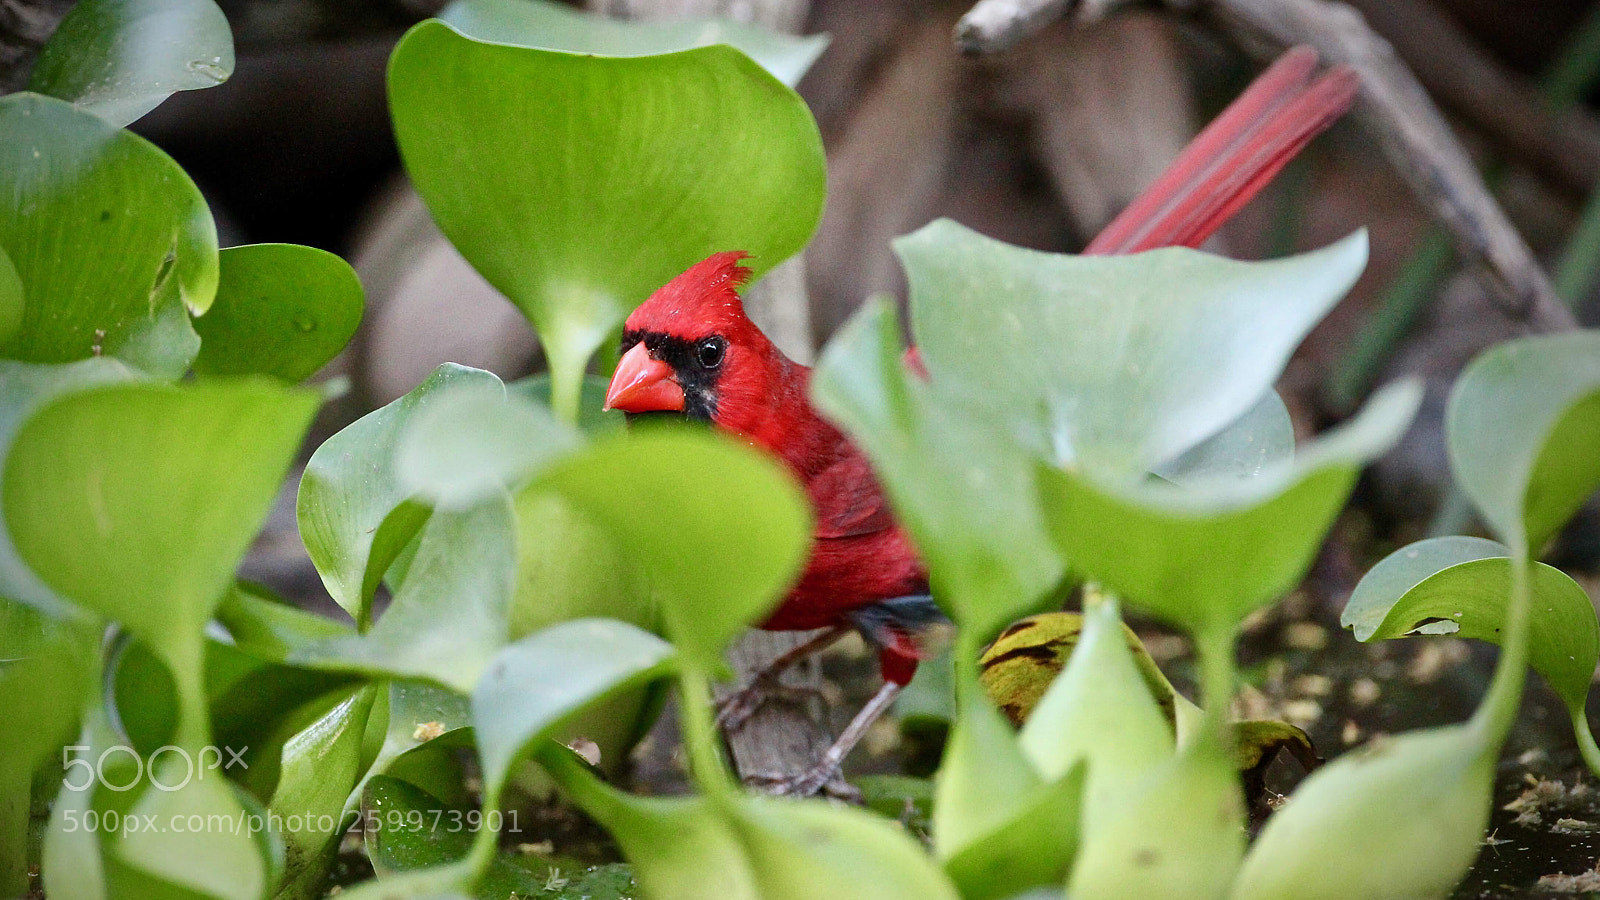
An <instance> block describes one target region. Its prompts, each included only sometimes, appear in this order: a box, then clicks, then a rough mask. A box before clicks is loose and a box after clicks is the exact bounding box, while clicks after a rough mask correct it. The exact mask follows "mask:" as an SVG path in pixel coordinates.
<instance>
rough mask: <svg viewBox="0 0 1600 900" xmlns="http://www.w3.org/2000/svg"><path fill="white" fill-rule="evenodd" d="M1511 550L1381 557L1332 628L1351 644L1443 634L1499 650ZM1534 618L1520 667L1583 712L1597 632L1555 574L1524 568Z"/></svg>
mask: <svg viewBox="0 0 1600 900" xmlns="http://www.w3.org/2000/svg"><path fill="white" fill-rule="evenodd" d="M1510 553H1511V551H1510V549H1509V548H1507V547H1506V546H1505V545H1504V544H1501V543H1497V542H1495V541H1488V540H1484V539H1482V538H1474V537H1442V538H1432V539H1429V540H1425V541H1418V542H1417V543H1415V544H1411V545H1409V546H1406V547H1402V548H1400V549H1399V550H1396V551H1395V552H1393V553H1391V554H1389V555H1388V556H1387V557H1385V558H1384V559H1383V561H1382V562H1380V563H1378V564H1377V565H1376V566H1373V568H1372V570H1371V571H1370V572H1368V573H1367V574H1366V576H1365V577H1363V578H1362V579H1361V583H1360V584H1357V585H1356V589H1355V591H1354V593H1352V594H1351V595H1350V601H1349V602H1348V603H1347V604H1346V605H1345V608H1344V613H1343V614H1342V615H1341V616H1340V618H1339V621H1340V624H1342V625H1344V626H1345V627H1346V628H1350V629H1351V630H1352V631H1354V632H1355V636H1356V640H1359V641H1374V640H1387V639H1390V638H1398V637H1409V636H1411V635H1416V634H1449V635H1454V636H1455V637H1464V638H1475V639H1477V640H1481V641H1492V642H1493V643H1496V644H1498V643H1501V641H1502V640H1504V627H1505V619H1506V605H1507V598H1508V597H1510V595H1511V560H1510V559H1509V558H1508V557H1509V555H1510ZM1529 574H1530V575H1531V583H1530V587H1531V589H1532V595H1533V612H1534V615H1533V617H1532V619H1531V620H1530V622H1529V626H1530V627H1529V636H1528V641H1529V643H1528V662H1529V663H1530V664H1531V665H1532V666H1533V667H1534V668H1535V669H1537V670H1538V671H1539V674H1541V675H1543V676H1544V677H1545V680H1547V681H1549V682H1550V686H1551V687H1553V688H1555V691H1556V693H1557V694H1559V695H1561V699H1562V701H1563V702H1565V703H1566V705H1567V707H1568V709H1579V710H1581V709H1582V708H1583V704H1584V700H1585V699H1586V698H1587V697H1588V694H1589V680H1590V678H1591V676H1592V675H1593V673H1594V668H1595V662H1596V659H1597V658H1600V625H1597V623H1596V621H1595V614H1594V605H1593V604H1592V603H1591V602H1590V600H1589V597H1588V595H1587V594H1585V593H1584V590H1583V588H1581V587H1579V586H1578V584H1577V582H1574V581H1573V580H1572V579H1571V578H1570V577H1568V576H1567V575H1566V573H1564V572H1562V571H1561V570H1559V569H1555V568H1552V567H1550V566H1547V565H1544V564H1543V563H1534V564H1533V565H1532V567H1531V569H1530V572H1529Z"/></svg>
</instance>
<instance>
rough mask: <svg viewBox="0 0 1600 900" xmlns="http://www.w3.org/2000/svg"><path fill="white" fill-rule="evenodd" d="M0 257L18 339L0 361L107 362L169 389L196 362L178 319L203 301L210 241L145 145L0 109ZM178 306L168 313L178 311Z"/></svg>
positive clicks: (188, 184)
mask: <svg viewBox="0 0 1600 900" xmlns="http://www.w3.org/2000/svg"><path fill="white" fill-rule="evenodd" d="M0 195H3V196H6V197H10V198H12V201H11V202H7V203H5V204H3V205H0V248H3V249H4V251H5V252H6V254H7V255H9V256H10V257H11V262H12V263H13V264H14V265H15V266H16V270H17V274H18V276H20V278H21V280H22V290H23V309H22V326H21V328H20V329H18V330H17V331H16V332H15V334H14V335H13V336H12V338H11V340H10V341H8V342H6V343H3V344H0V356H5V357H9V358H14V359H22V360H26V361H29V362H51V363H55V362H70V361H72V360H77V359H83V358H85V357H89V356H99V355H101V354H107V355H112V356H120V357H123V358H124V359H126V360H128V361H129V362H131V363H133V364H134V365H136V366H138V367H139V368H142V369H144V370H146V371H149V372H152V373H155V374H160V375H164V376H167V377H176V376H178V375H181V374H182V373H183V371H184V370H185V369H186V368H187V367H188V365H189V362H190V360H192V359H193V358H194V354H195V352H196V350H197V349H198V343H199V341H198V338H196V337H195V335H194V332H193V329H191V328H190V326H189V319H188V316H186V315H184V314H183V310H184V308H185V307H187V308H188V310H189V311H190V312H193V313H196V314H198V313H201V312H204V311H205V310H206V308H207V307H209V306H210V305H211V298H212V295H213V294H215V293H216V289H217V231H216V226H215V225H214V224H213V223H212V220H211V212H210V210H208V209H207V208H206V204H205V200H204V199H203V198H202V197H201V196H200V190H199V189H198V188H196V187H195V185H194V182H192V181H190V180H189V177H188V176H187V175H185V174H184V173H183V170H182V169H180V168H179V167H178V164H177V163H175V162H173V161H172V160H171V158H169V157H168V156H167V155H166V154H164V153H162V152H161V151H160V150H157V149H156V148H155V147H154V146H153V145H152V144H150V143H149V142H148V141H145V140H144V139H143V138H140V137H137V136H135V135H133V134H131V133H129V132H126V131H123V130H122V129H119V128H116V127H115V126H113V125H110V124H108V123H106V122H104V121H102V120H101V119H99V118H96V117H95V116H93V115H90V114H89V113H86V112H83V111H81V110H78V109H74V108H73V107H72V105H71V104H68V103H64V102H62V101H60V100H55V99H53V98H50V97H41V96H39V95H37V94H13V95H11V96H9V97H5V98H0ZM180 301H181V302H180Z"/></svg>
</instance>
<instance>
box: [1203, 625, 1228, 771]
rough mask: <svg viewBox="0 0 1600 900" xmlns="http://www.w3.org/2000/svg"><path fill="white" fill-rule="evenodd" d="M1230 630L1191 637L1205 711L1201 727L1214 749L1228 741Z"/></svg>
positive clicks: (1221, 628)
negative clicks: (1205, 731)
mask: <svg viewBox="0 0 1600 900" xmlns="http://www.w3.org/2000/svg"><path fill="white" fill-rule="evenodd" d="M1234 633H1235V632H1234V627H1233V626H1232V625H1222V626H1213V627H1211V628H1208V629H1204V630H1198V631H1195V632H1194V633H1193V634H1192V638H1193V640H1194V645H1195V656H1196V657H1197V661H1198V664H1199V669H1200V699H1201V705H1202V708H1203V709H1204V710H1205V720H1204V721H1205V726H1204V727H1205V728H1206V729H1207V730H1208V731H1209V732H1210V734H1211V736H1212V737H1213V738H1214V739H1215V740H1216V741H1217V746H1219V747H1227V746H1229V745H1230V743H1231V741H1232V737H1231V735H1230V734H1229V732H1228V708H1229V706H1230V705H1231V704H1232V703H1233V688H1234V683H1235V680H1236V677H1235V676H1236V673H1235V671H1234V661H1233V639H1234Z"/></svg>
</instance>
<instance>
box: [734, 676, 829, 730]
mask: <svg viewBox="0 0 1600 900" xmlns="http://www.w3.org/2000/svg"><path fill="white" fill-rule="evenodd" d="M821 693H822V692H821V691H818V690H817V689H816V688H808V687H800V686H797V685H789V684H784V683H782V682H780V681H779V680H778V679H777V678H775V677H771V676H765V675H758V676H756V678H755V679H753V680H752V681H751V682H750V683H749V684H747V685H745V686H744V687H742V688H740V689H738V690H736V691H734V692H733V693H731V694H728V695H727V696H725V697H723V698H722V699H721V700H718V701H717V728H719V729H721V730H722V731H737V730H738V729H740V728H743V727H744V723H746V722H748V721H750V717H751V716H753V715H755V714H756V712H757V711H759V710H760V709H761V707H763V706H766V705H767V703H768V702H770V701H772V700H784V701H787V702H790V703H804V702H806V701H808V700H810V699H812V698H814V697H818V696H821Z"/></svg>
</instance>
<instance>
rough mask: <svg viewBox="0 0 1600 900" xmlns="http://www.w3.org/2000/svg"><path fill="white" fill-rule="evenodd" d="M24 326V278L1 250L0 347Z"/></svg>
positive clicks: (9, 341) (8, 342)
mask: <svg viewBox="0 0 1600 900" xmlns="http://www.w3.org/2000/svg"><path fill="white" fill-rule="evenodd" d="M21 327H22V278H21V277H19V276H18V275H17V267H16V266H14V265H12V263H11V257H9V256H7V255H6V252H5V251H4V250H0V347H5V346H7V345H9V344H10V343H11V339H12V338H13V337H14V336H16V333H17V329H19V328H21Z"/></svg>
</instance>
